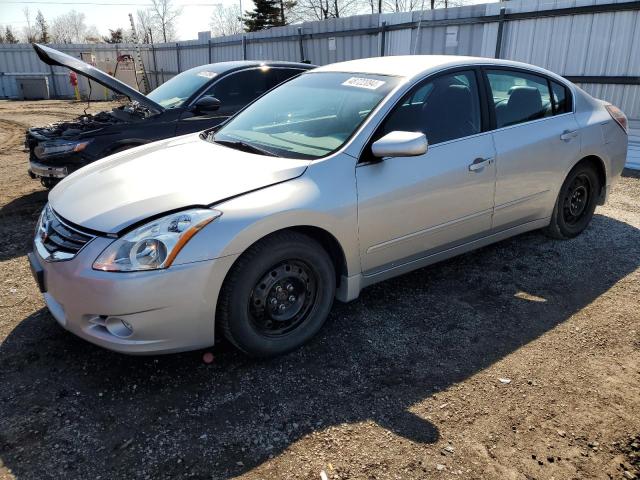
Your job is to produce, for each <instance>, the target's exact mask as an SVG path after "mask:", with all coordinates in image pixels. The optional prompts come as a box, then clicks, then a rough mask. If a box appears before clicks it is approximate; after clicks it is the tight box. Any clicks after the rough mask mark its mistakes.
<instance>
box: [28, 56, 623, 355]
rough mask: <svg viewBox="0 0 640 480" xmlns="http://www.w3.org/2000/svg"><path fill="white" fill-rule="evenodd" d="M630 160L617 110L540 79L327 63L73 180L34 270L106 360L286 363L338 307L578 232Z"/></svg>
mask: <svg viewBox="0 0 640 480" xmlns="http://www.w3.org/2000/svg"><path fill="white" fill-rule="evenodd" d="M626 151H627V119H626V117H625V116H624V114H623V113H622V112H621V111H620V110H619V109H618V108H616V107H614V106H612V105H610V104H608V103H605V102H603V101H600V100H597V99H594V98H592V97H591V96H589V95H588V94H586V93H585V92H583V91H582V90H580V89H579V88H578V87H576V86H575V85H573V84H571V83H570V82H568V81H566V80H565V79H563V78H562V77H559V76H558V75H555V74H553V73H551V72H549V71H546V70H544V69H541V68H537V67H534V66H531V65H526V64H521V63H515V62H508V61H501V60H491V59H484V58H469V57H454V56H410V57H385V58H372V59H363V60H356V61H350V62H345V63H338V64H333V65H328V66H325V67H321V68H318V69H316V70H313V71H310V72H307V73H304V74H303V75H301V76H299V77H297V78H295V79H293V80H291V81H289V82H287V83H285V84H283V85H281V86H279V87H276V88H275V89H273V90H271V91H270V92H268V93H267V94H265V95H264V96H263V97H261V98H260V99H258V100H257V101H255V102H254V103H253V104H251V105H249V106H248V107H246V108H245V109H244V110H243V111H241V112H240V113H239V114H237V115H236V116H235V117H233V118H232V119H230V120H229V121H227V122H226V124H225V125H223V126H222V127H217V128H216V129H214V130H210V131H205V132H203V133H201V134H192V135H186V136H183V137H178V138H174V139H169V140H164V141H160V142H156V143H152V144H149V145H145V146H141V147H137V148H134V149H132V150H128V151H125V152H122V153H118V154H115V155H112V156H111V157H107V158H105V159H103V160H101V161H98V162H96V163H94V164H92V165H90V166H88V167H86V168H83V169H81V170H79V171H78V172H76V173H74V174H73V175H71V176H69V177H68V178H66V179H65V180H63V181H62V182H61V183H60V184H59V185H58V186H57V187H56V188H54V189H53V191H52V192H51V194H50V196H49V203H48V205H47V206H46V208H45V209H44V211H43V212H42V215H41V218H40V220H39V222H38V227H37V231H36V236H35V240H34V252H33V253H32V254H30V256H29V258H30V262H31V266H32V270H33V272H34V276H35V277H36V279H37V281H38V284H39V286H40V289H41V290H42V292H43V294H44V298H45V301H46V304H47V306H48V307H49V310H50V311H51V313H52V315H53V316H54V317H55V319H56V320H57V321H58V322H59V323H60V324H61V325H62V326H63V327H64V328H66V329H68V330H69V331H71V332H73V333H74V334H76V335H78V336H80V337H82V338H84V339H86V340H88V341H90V342H93V343H95V344H97V345H100V346H103V347H106V348H109V349H112V350H116V351H119V352H125V353H139V354H148V353H159V352H176V351H181V350H189V349H196V348H201V347H207V346H210V345H212V344H213V343H214V337H215V335H216V334H217V333H221V334H223V335H224V336H225V337H227V339H228V340H230V341H231V342H232V343H233V344H234V345H236V346H237V347H238V348H239V349H240V350H242V351H243V352H245V353H247V354H249V355H254V356H271V355H277V354H281V353H284V352H287V351H289V350H291V349H294V348H296V347H298V346H300V345H301V344H303V343H304V342H306V341H307V340H309V339H310V338H311V337H312V336H313V335H314V334H315V333H317V332H318V330H319V329H320V328H321V327H322V324H323V323H324V321H325V319H326V318H327V315H328V314H329V311H330V310H331V305H332V302H333V300H334V298H337V299H338V300H340V301H350V300H353V299H355V298H356V297H358V295H359V293H360V291H361V290H362V289H363V288H364V287H366V286H368V285H371V284H373V283H376V282H379V281H381V280H385V279H387V278H390V277H393V276H395V275H400V274H403V273H405V272H408V271H411V270H414V269H416V268H420V267H424V266H426V265H429V264H432V263H434V262H437V261H440V260H443V259H446V258H449V257H452V256H454V255H458V254H460V253H463V252H467V251H469V250H472V249H475V248H479V247H482V246H484V245H487V244H490V243H493V242H497V241H500V240H502V239H505V238H507V237H511V236H514V235H517V234H520V233H523V232H526V231H530V230H535V229H543V230H544V231H545V232H546V233H547V234H548V235H549V236H551V237H553V238H558V239H570V238H572V237H575V236H576V235H579V234H580V233H581V232H582V231H583V230H584V229H585V228H587V226H588V225H589V222H590V221H591V218H592V216H593V212H594V209H595V208H596V205H597V204H602V203H603V202H605V201H606V198H607V194H608V192H609V190H610V189H611V186H612V185H613V184H614V183H615V181H616V180H617V178H618V177H619V175H620V173H621V171H622V169H623V166H624V163H625V157H626Z"/></svg>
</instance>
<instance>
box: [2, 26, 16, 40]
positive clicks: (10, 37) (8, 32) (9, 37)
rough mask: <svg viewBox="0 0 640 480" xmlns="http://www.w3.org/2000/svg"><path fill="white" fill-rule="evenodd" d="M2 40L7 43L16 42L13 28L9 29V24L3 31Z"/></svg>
mask: <svg viewBox="0 0 640 480" xmlns="http://www.w3.org/2000/svg"><path fill="white" fill-rule="evenodd" d="M4 40H5V42H7V43H18V39H17V38H16V36H15V35H14V34H13V30H11V27H9V26H7V28H6V30H5V31H4Z"/></svg>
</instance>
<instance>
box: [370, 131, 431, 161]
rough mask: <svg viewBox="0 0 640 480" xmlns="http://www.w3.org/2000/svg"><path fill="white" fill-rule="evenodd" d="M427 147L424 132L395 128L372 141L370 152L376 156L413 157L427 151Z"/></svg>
mask: <svg viewBox="0 0 640 480" xmlns="http://www.w3.org/2000/svg"><path fill="white" fill-rule="evenodd" d="M428 148H429V143H428V142H427V137H426V136H425V134H424V133H421V132H402V131H399V130H396V131H393V132H390V133H387V134H386V135H385V136H384V137H382V138H380V139H379V140H376V141H375V142H373V145H371V153H373V156H374V157H378V158H384V157H415V156H417V155H423V154H425V153H427V149H428Z"/></svg>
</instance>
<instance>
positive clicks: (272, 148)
mask: <svg viewBox="0 0 640 480" xmlns="http://www.w3.org/2000/svg"><path fill="white" fill-rule="evenodd" d="M400 80H401V79H400V78H399V77H390V76H383V75H365V74H359V73H334V72H317V73H309V74H304V75H301V76H299V77H297V78H294V79H293V80H291V81H289V82H287V83H285V84H284V85H282V86H280V87H278V88H276V89H274V90H272V91H270V92H269V93H267V94H266V95H264V96H263V97H261V98H260V99H258V100H257V101H256V102H255V103H253V104H251V105H249V107H247V108H246V109H245V110H243V111H242V112H240V113H239V114H238V115H237V116H236V117H234V118H233V119H232V120H231V121H229V123H227V124H226V125H225V126H224V127H223V128H221V129H220V130H219V131H218V132H217V133H215V135H214V136H213V140H214V141H215V142H219V143H222V144H225V145H228V146H236V147H237V148H247V147H250V148H251V149H252V150H253V151H258V150H262V151H264V152H269V153H270V154H272V155H277V156H281V157H287V158H304V159H313V158H319V157H323V156H325V155H328V154H330V153H331V152H334V151H335V150H337V149H339V148H340V147H341V146H342V145H344V143H345V142H346V141H347V140H348V139H349V137H351V135H352V134H353V133H354V132H355V131H356V129H357V128H358V127H359V126H360V124H362V122H363V121H364V120H365V118H367V116H368V115H369V113H371V111H372V110H373V109H374V108H375V107H376V106H377V105H378V104H379V103H380V101H381V100H382V99H383V98H385V97H386V96H387V95H388V94H389V92H390V91H391V90H392V89H393V87H395V86H396V85H397V84H398V83H399V82H400Z"/></svg>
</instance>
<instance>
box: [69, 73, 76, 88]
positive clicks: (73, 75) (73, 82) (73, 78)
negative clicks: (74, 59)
mask: <svg viewBox="0 0 640 480" xmlns="http://www.w3.org/2000/svg"><path fill="white" fill-rule="evenodd" d="M69 83H70V84H71V85H73V86H74V87H75V86H77V85H78V75H76V72H74V71H70V72H69Z"/></svg>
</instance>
